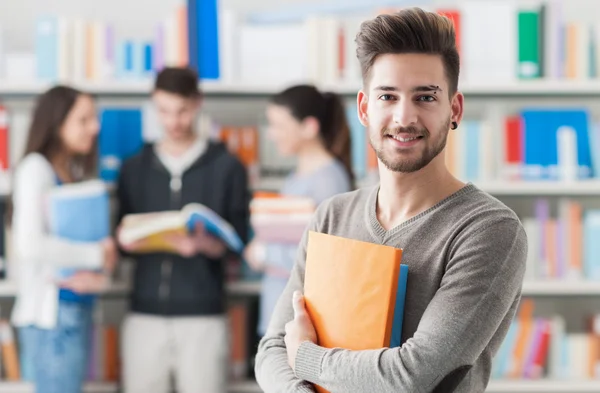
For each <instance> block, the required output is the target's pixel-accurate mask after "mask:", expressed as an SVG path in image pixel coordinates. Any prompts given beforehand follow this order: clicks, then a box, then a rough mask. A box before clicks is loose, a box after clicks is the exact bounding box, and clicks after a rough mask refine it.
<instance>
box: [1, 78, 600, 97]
mask: <svg viewBox="0 0 600 393" xmlns="http://www.w3.org/2000/svg"><path fill="white" fill-rule="evenodd" d="M152 82H153V81H152V80H150V79H138V80H125V81H119V80H112V81H103V82H90V81H80V82H78V81H67V82H66V83H69V84H73V85H74V86H77V87H78V88H80V89H82V90H85V91H88V92H90V93H93V94H96V95H101V96H146V95H148V94H149V92H150V91H151V89H152ZM299 82H300V81H299ZM302 82H304V81H302ZM290 84H293V82H290V83H286V84H273V85H269V84H256V85H252V84H240V83H223V82H215V81H202V82H200V87H201V88H202V90H203V92H204V93H205V94H206V95H207V96H223V95H224V96H241V97H243V96H270V95H273V94H275V93H277V92H279V91H281V90H282V89H283V88H285V87H287V86H288V85H290ZM52 85H53V83H47V82H41V81H30V82H13V81H8V80H0V96H13V95H14V96H33V95H37V94H40V93H41V92H43V91H44V90H46V89H47V88H49V87H50V86H52ZM319 88H321V89H322V90H324V91H333V92H336V93H338V94H341V95H345V96H349V95H355V94H356V93H357V92H358V90H359V89H360V84H359V83H353V84H349V83H347V82H340V83H335V84H320V85H319ZM459 90H460V91H461V92H462V93H463V94H465V95H468V96H487V97H490V98H494V97H499V96H519V97H524V96H529V97H535V96H574V97H582V96H595V97H600V81H596V80H592V81H571V80H530V81H527V80H524V81H513V82H507V83H502V84H499V83H498V84H497V83H477V82H459Z"/></svg>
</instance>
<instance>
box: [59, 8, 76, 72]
mask: <svg viewBox="0 0 600 393" xmlns="http://www.w3.org/2000/svg"><path fill="white" fill-rule="evenodd" d="M56 24H57V41H58V42H57V48H58V55H57V57H58V59H57V60H58V81H59V82H60V83H67V82H68V81H69V80H70V79H71V78H72V68H71V58H72V55H71V51H72V45H71V41H72V37H73V30H72V24H71V21H70V20H69V19H68V18H66V17H64V16H60V17H58V18H57V20H56Z"/></svg>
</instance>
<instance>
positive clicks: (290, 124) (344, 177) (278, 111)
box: [245, 85, 354, 336]
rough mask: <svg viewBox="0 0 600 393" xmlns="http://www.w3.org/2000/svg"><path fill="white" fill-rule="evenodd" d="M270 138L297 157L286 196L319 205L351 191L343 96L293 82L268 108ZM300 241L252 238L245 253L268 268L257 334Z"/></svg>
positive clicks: (253, 263) (258, 266) (285, 152)
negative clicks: (280, 242)
mask: <svg viewBox="0 0 600 393" xmlns="http://www.w3.org/2000/svg"><path fill="white" fill-rule="evenodd" d="M266 115H267V120H268V124H269V127H268V129H269V137H270V139H271V140H272V141H273V142H274V143H275V145H276V147H277V149H278V151H279V153H280V154H281V155H284V156H294V157H295V158H296V159H297V166H296V168H295V170H294V171H293V172H292V173H291V174H290V175H289V176H288V177H287V178H286V180H285V183H284V185H283V187H282V188H281V190H280V193H281V194H282V195H284V196H285V195H289V196H300V197H308V198H310V199H312V200H313V201H314V203H315V205H318V204H320V203H321V202H322V201H324V200H325V199H328V198H330V197H332V196H334V195H336V194H339V193H343V192H347V191H351V190H352V189H353V187H354V175H353V173H352V168H351V162H352V160H351V153H350V146H351V144H350V129H349V125H348V122H347V119H346V111H345V109H344V104H343V101H342V99H341V97H340V96H338V95H336V94H334V93H329V92H321V91H319V90H318V89H317V88H315V87H314V86H311V85H298V86H293V87H290V88H288V89H286V90H284V91H282V92H280V93H279V94H277V95H275V96H274V97H273V98H272V99H271V101H270V103H269V105H268V107H267V111H266ZM296 248H297V247H296V245H293V244H275V243H267V244H265V243H261V242H259V241H257V240H255V241H252V242H251V243H250V244H249V246H248V247H247V249H246V252H245V258H246V260H247V261H248V263H249V264H250V266H252V267H253V268H254V269H255V270H260V271H263V273H264V276H263V284H262V291H261V302H260V321H259V326H258V334H259V335H261V336H262V335H264V334H265V332H266V330H267V326H268V323H269V319H270V316H271V313H272V311H273V309H274V307H275V303H276V302H277V299H278V298H279V296H280V295H281V292H282V291H283V289H284V288H285V285H286V283H287V279H288V277H289V274H290V271H291V269H292V266H293V262H294V258H295V254H296Z"/></svg>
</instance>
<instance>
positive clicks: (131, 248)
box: [116, 225, 147, 253]
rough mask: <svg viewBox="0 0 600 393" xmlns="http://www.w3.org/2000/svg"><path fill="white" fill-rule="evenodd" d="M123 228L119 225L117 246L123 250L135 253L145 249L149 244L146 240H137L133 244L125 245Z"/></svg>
mask: <svg viewBox="0 0 600 393" xmlns="http://www.w3.org/2000/svg"><path fill="white" fill-rule="evenodd" d="M121 228H122V227H121V225H119V226H118V227H117V230H116V239H117V244H118V245H119V247H120V248H121V249H123V250H125V251H127V252H130V253H135V252H136V251H137V250H139V249H141V248H144V246H145V244H146V242H147V240H146V239H141V240H137V241H135V242H133V243H123V241H122V240H121Z"/></svg>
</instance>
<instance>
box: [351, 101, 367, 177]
mask: <svg viewBox="0 0 600 393" xmlns="http://www.w3.org/2000/svg"><path fill="white" fill-rule="evenodd" d="M346 117H347V118H348V124H349V126H350V140H351V141H352V144H351V149H352V169H353V170H354V173H355V175H356V178H357V179H362V178H364V177H365V176H366V175H367V144H368V143H369V142H368V140H367V132H366V130H365V126H363V125H362V123H361V122H360V120H359V118H358V113H357V108H356V105H355V104H354V105H349V106H348V107H347V108H346Z"/></svg>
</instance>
